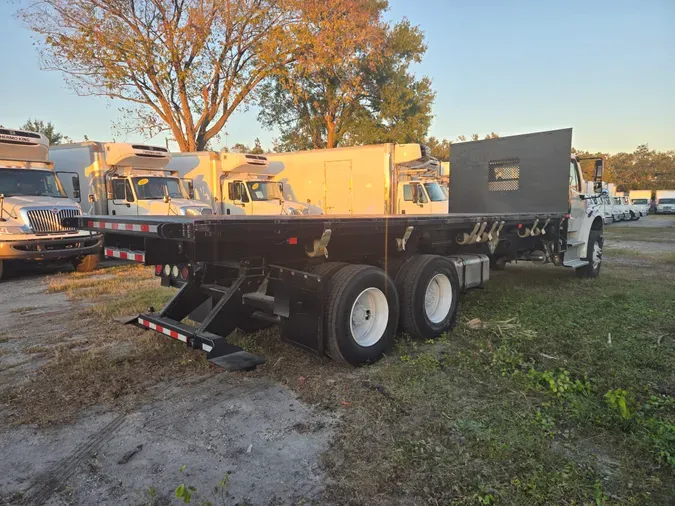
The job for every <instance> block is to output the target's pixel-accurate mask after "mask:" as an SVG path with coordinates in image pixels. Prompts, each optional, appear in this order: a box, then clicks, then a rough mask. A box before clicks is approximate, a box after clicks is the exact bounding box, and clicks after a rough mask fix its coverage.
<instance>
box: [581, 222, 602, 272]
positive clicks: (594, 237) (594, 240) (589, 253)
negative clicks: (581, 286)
mask: <svg viewBox="0 0 675 506" xmlns="http://www.w3.org/2000/svg"><path fill="white" fill-rule="evenodd" d="M596 244H597V245H598V247H599V248H600V250H599V261H598V265H597V266H594V265H593V264H594V261H593V252H594V250H595V246H596ZM602 244H603V236H602V230H591V233H590V234H588V247H587V248H586V258H582V260H586V261H587V262H588V265H584V266H583V267H579V268H578V269H576V274H577V277H580V278H597V277H598V274H600V267H602Z"/></svg>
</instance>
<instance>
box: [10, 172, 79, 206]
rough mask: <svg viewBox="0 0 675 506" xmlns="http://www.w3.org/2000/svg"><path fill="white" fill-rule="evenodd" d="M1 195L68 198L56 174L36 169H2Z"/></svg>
mask: <svg viewBox="0 0 675 506" xmlns="http://www.w3.org/2000/svg"><path fill="white" fill-rule="evenodd" d="M0 195H4V196H5V197H13V196H17V195H22V196H29V197H40V196H42V197H56V198H61V199H65V198H67V197H66V192H65V191H63V187H62V186H61V181H59V179H58V178H57V177H56V174H54V173H53V172H52V171H49V170H35V169H0Z"/></svg>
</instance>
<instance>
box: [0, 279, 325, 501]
mask: <svg viewBox="0 0 675 506" xmlns="http://www.w3.org/2000/svg"><path fill="white" fill-rule="evenodd" d="M40 274H42V273H40V272H37V273H32V274H31V273H28V274H27V276H25V277H23V276H22V277H16V278H14V279H10V280H9V281H7V282H4V283H3V284H2V285H1V289H0V329H2V330H1V333H2V334H1V335H0V385H4V387H2V390H5V389H6V388H8V386H16V385H17V384H20V383H21V382H25V381H27V380H26V378H27V377H28V376H29V374H30V373H31V371H34V370H35V369H36V368H39V367H40V366H42V365H43V364H44V363H45V359H44V358H43V354H42V353H40V351H42V348H50V347H51V346H54V345H55V342H58V343H59V345H61V346H62V345H63V344H64V343H70V348H71V349H76V350H77V349H78V348H77V347H81V348H82V349H86V347H87V342H88V340H89V339H91V335H90V333H91V332H96V331H97V328H96V322H93V321H87V320H84V321H78V322H76V323H73V318H74V315H76V314H79V311H78V310H79V306H80V303H78V302H76V301H72V300H69V297H68V296H67V295H66V294H64V293H47V285H46V284H45V281H44V277H42V276H40ZM102 276H105V274H102ZM73 343H74V344H73ZM60 409H62V410H68V409H69V406H68V405H67V404H66V405H63V406H62V407H61V408H60ZM9 415H10V409H9V407H8V406H7V405H6V404H5V405H3V406H1V407H0V420H1V421H0V426H2V427H3V428H2V429H1V430H0V448H2V453H3V458H2V459H0V504H26V505H35V506H37V505H42V504H46V505H61V504H68V505H91V504H101V505H103V504H110V505H113V504H114V505H119V504H169V503H171V504H175V503H176V501H177V499H175V498H174V497H173V495H174V490H175V489H176V488H177V487H178V486H179V485H181V484H185V485H186V487H187V486H192V487H195V488H196V491H193V492H192V494H193V501H192V502H193V503H198V504H199V502H198V500H197V498H199V500H203V501H206V500H210V501H212V502H213V503H214V504H235V503H238V504H297V503H302V502H303V501H304V502H305V503H312V502H314V501H315V500H316V498H317V497H319V496H320V494H321V493H322V491H323V480H322V474H321V471H320V470H319V466H318V458H319V455H320V454H321V453H322V452H323V451H324V450H325V449H326V448H327V446H328V442H329V440H330V439H331V436H332V433H333V425H334V423H333V422H334V420H333V418H332V416H331V415H330V414H328V413H326V412H317V411H316V410H314V409H312V408H310V407H308V406H307V405H305V404H303V403H301V402H300V401H298V399H297V398H296V396H295V394H294V393H292V392H291V391H290V390H289V389H288V388H286V387H284V386H280V385H279V384H276V383H274V382H272V381H270V380H269V379H265V378H258V377H253V376H251V377H247V376H246V375H241V374H240V375H235V374H229V373H226V372H216V373H214V374H210V375H206V376H202V377H181V378H178V379H175V380H169V381H166V382H162V383H161V384H159V385H157V386H156V387H155V388H152V389H150V391H149V392H146V394H145V396H144V397H143V398H142V399H141V400H140V402H139V403H138V404H137V405H136V407H135V408H134V409H130V410H124V409H119V410H115V409H109V408H105V407H102V406H95V407H93V408H90V409H87V410H86V411H84V412H82V413H80V414H79V416H77V419H76V421H75V422H74V423H72V424H59V425H51V426H47V427H40V426H38V425H20V426H12V427H10V425H11V420H10V418H9ZM227 473H231V474H230V475H229V478H228V480H227V486H226V487H225V489H226V493H227V494H228V495H227V496H226V497H221V496H220V495H219V494H216V495H217V497H212V495H213V494H212V490H213V488H214V486H216V485H218V483H219V482H221V480H223V477H224V476H225V475H226V474H227ZM221 489H222V487H221Z"/></svg>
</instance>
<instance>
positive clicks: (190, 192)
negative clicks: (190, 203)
mask: <svg viewBox="0 0 675 506" xmlns="http://www.w3.org/2000/svg"><path fill="white" fill-rule="evenodd" d="M183 182H184V183H185V186H186V187H187V192H188V198H189V199H190V200H194V199H195V185H194V183H193V182H192V179H183Z"/></svg>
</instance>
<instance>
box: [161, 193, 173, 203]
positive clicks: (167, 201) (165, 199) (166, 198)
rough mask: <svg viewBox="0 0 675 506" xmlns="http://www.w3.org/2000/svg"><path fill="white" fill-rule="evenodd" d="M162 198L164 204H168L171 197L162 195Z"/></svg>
mask: <svg viewBox="0 0 675 506" xmlns="http://www.w3.org/2000/svg"><path fill="white" fill-rule="evenodd" d="M162 200H163V201H164V203H165V204H168V203H169V202H171V197H169V196H168V195H164V198H163V199H162Z"/></svg>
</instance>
